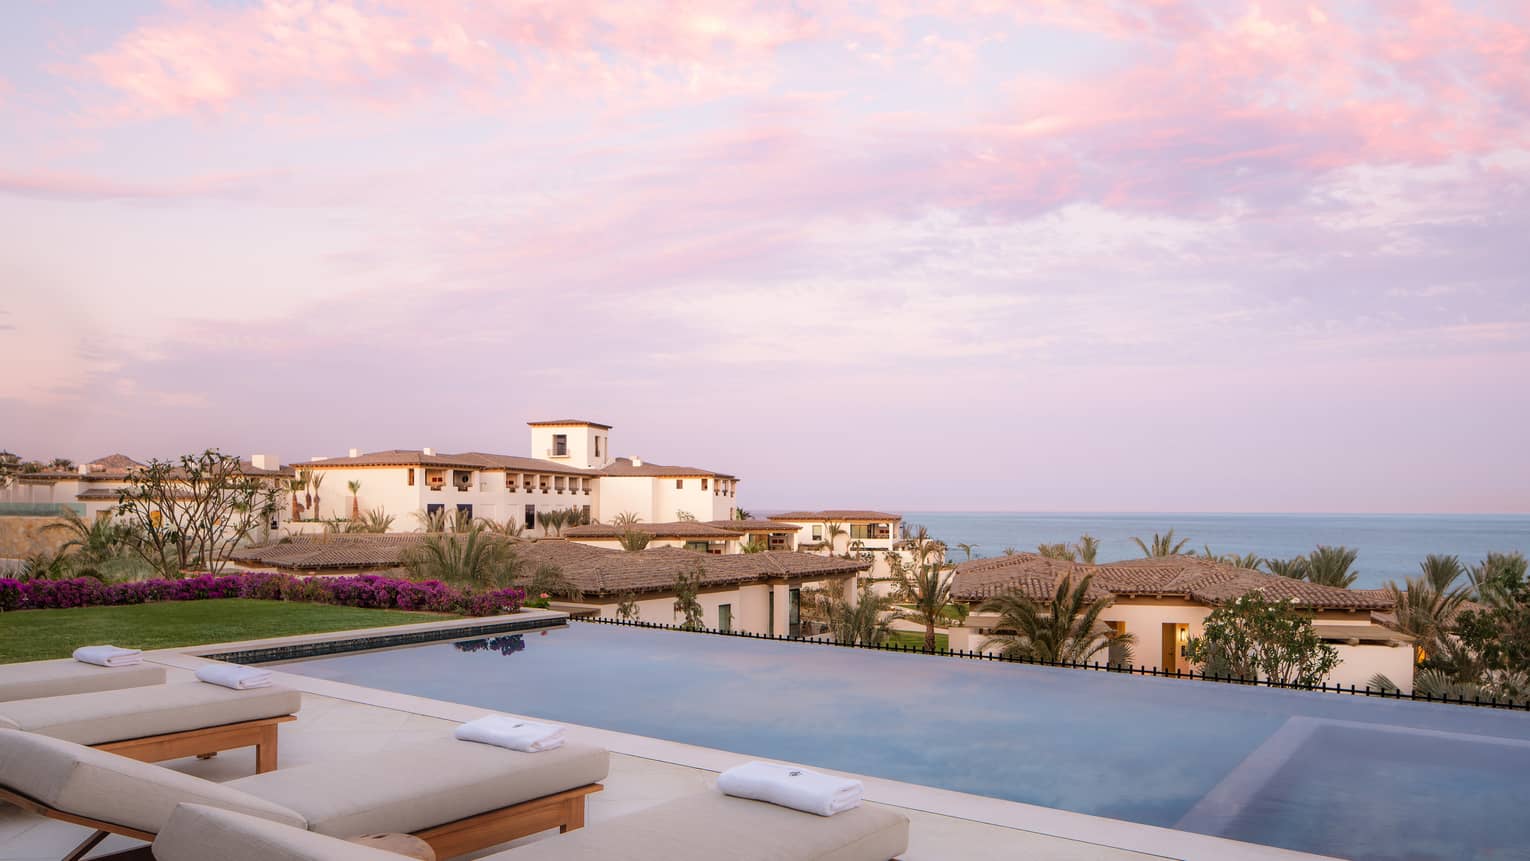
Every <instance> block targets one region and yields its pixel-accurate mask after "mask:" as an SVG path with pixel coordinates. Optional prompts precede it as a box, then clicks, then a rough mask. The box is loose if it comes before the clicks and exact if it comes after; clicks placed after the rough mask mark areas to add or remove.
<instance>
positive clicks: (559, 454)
mask: <svg viewBox="0 0 1530 861" xmlns="http://www.w3.org/2000/svg"><path fill="white" fill-rule="evenodd" d="M547 457H548V458H549V459H551V460H558V459H560V458H565V457H568V449H563V450H562V451H559V450H558V449H555V448H550V449H548V450H547Z"/></svg>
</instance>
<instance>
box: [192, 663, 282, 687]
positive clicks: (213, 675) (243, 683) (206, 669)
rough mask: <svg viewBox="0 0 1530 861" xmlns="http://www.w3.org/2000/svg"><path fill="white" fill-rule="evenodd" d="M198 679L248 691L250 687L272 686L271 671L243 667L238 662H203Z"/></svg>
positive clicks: (198, 672)
mask: <svg viewBox="0 0 1530 861" xmlns="http://www.w3.org/2000/svg"><path fill="white" fill-rule="evenodd" d="M197 681H201V682H206V683H208V684H209V685H222V686H223V687H225V688H233V689H234V690H236V691H247V690H249V689H250V688H268V687H270V686H271V671H270V670H259V669H256V668H255V667H242V666H240V665H238V664H223V663H216V664H203V665H202V666H200V667H198V668H197Z"/></svg>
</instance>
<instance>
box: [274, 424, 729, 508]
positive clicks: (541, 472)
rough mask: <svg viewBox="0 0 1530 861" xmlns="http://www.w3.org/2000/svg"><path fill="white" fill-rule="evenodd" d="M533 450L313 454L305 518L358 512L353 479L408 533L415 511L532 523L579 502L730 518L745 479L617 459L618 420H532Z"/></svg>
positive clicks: (362, 501)
mask: <svg viewBox="0 0 1530 861" xmlns="http://www.w3.org/2000/svg"><path fill="white" fill-rule="evenodd" d="M528 424H529V427H530V428H531V433H530V452H529V456H527V457H520V456H517V455H508V454H487V453H484V452H465V453H462V454H446V453H438V452H437V451H436V450H435V449H433V448H423V449H418V450H416V449H391V450H388V451H378V452H366V453H363V452H361V451H359V450H357V449H351V451H350V453H349V454H348V455H347V456H345V457H328V458H314V459H312V460H310V461H309V462H307V463H300V464H297V465H296V466H297V467H298V469H300V470H303V471H306V472H310V473H312V474H313V475H314V476H316V477H322V479H323V480H324V481H325V483H324V484H323V489H324V493H323V494H322V497H321V501H320V503H319V504H318V506H317V508H318V510H317V511H315V512H308V513H306V514H305V519H315V518H316V519H320V520H328V519H336V518H339V519H345V518H349V517H350V516H351V510H352V507H353V498H352V494H351V493H350V492H349V490H348V485H349V483H350V482H352V481H357V482H360V490H359V491H358V492H357V493H356V495H355V499H354V505H355V507H356V508H359V509H360V510H362V511H371V510H374V509H380V510H382V511H383V512H385V513H387V514H391V515H393V516H394V524H393V528H394V529H395V530H398V531H409V530H411V529H413V528H415V524H414V523H413V522H412V521H411V520H410V519H409V515H412V514H414V513H415V512H418V511H427V512H435V511H444V512H446V513H448V514H455V513H457V512H461V513H462V514H463V515H465V516H468V517H473V518H482V519H486V520H497V521H500V522H504V521H506V520H515V521H517V522H519V523H521V524H523V525H524V527H525V528H527V529H532V528H534V527H536V525H537V513H538V512H545V511H549V510H552V509H575V510H577V511H579V512H581V513H582V514H583V515H586V516H587V519H589V520H592V521H593V520H600V521H607V522H609V521H611V520H614V519H615V518H616V517H618V516H619V515H622V514H631V515H635V516H636V517H637V518H639V519H640V520H641V521H642V522H647V523H661V522H673V521H679V520H684V519H686V518H687V517H689V518H694V519H696V520H699V521H713V520H732V519H733V517H734V515H735V512H736V506H735V502H734V499H735V497H736V496H737V495H738V479H737V478H736V477H734V476H732V475H728V474H727V473H723V472H718V471H716V470H709V469H700V468H696V467H689V466H664V465H661V464H656V463H650V462H647V461H644V460H643V459H642V458H640V457H613V456H612V454H611V451H612V447H611V426H610V425H604V424H600V423H597V422H590V421H583V420H577V419H559V420H554V421H536V422H529V423H528Z"/></svg>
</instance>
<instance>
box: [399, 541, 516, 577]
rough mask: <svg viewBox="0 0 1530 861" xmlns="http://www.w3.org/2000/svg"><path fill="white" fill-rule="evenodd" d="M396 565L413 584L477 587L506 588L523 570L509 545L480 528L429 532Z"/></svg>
mask: <svg viewBox="0 0 1530 861" xmlns="http://www.w3.org/2000/svg"><path fill="white" fill-rule="evenodd" d="M399 561H400V562H401V563H402V564H403V566H404V569H405V570H406V571H408V572H409V576H410V578H411V579H414V580H440V581H442V582H445V583H454V584H467V585H472V586H478V587H499V586H507V585H509V584H510V583H511V582H512V581H513V580H514V579H515V577H516V575H517V574H519V573H520V570H521V567H522V563H521V561H520V560H519V559H517V558H516V556H515V554H514V553H513V552H512V551H511V549H510V544H509V543H508V542H506V541H505V540H503V539H501V538H500V537H499V536H496V535H493V534H492V533H490V532H489V531H488V530H486V529H483V528H481V527H474V528H471V529H469V530H468V531H467V532H461V533H458V532H443V531H432V532H431V533H430V534H429V535H427V536H426V537H425V539H424V540H423V541H421V542H419V543H418V544H416V545H414V546H413V547H410V548H409V549H408V550H406V551H405V552H404V553H403V554H402V555H401V556H400V559H399Z"/></svg>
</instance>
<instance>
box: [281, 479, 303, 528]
mask: <svg viewBox="0 0 1530 861" xmlns="http://www.w3.org/2000/svg"><path fill="white" fill-rule="evenodd" d="M306 487H308V479H306V478H289V479H288V480H287V484H286V489H287V492H288V493H290V494H291V495H292V522H293V523H297V522H298V521H299V520H302V519H303V512H302V510H301V509H300V508H299V507H298V492H299V491H301V490H303V489H304V488H306Z"/></svg>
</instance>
